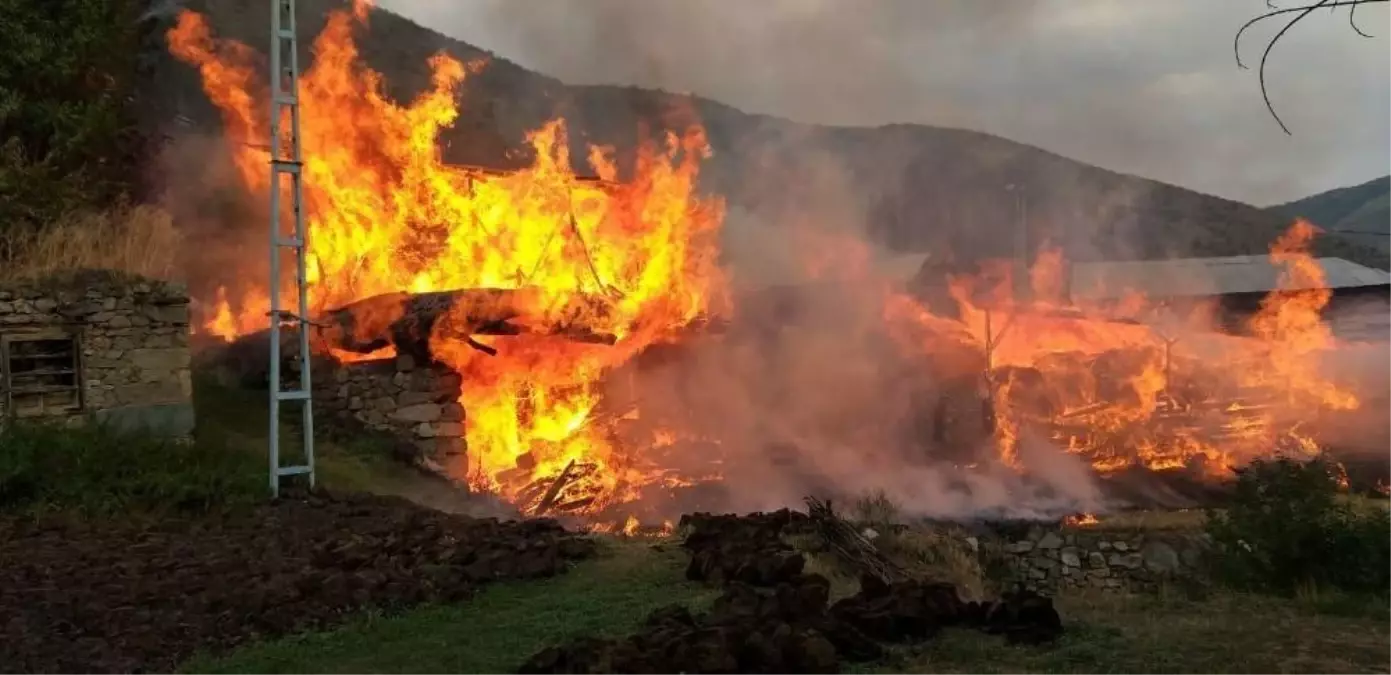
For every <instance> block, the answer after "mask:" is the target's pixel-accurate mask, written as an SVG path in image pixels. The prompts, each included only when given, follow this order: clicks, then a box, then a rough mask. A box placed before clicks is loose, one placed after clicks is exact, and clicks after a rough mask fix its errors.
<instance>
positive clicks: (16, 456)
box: [0, 423, 266, 515]
mask: <svg viewBox="0 0 1391 675" xmlns="http://www.w3.org/2000/svg"><path fill="white" fill-rule="evenodd" d="M265 471H266V468H265V465H264V463H263V462H262V461H261V460H260V459H258V457H257V456H256V455H255V454H253V453H247V452H241V451H238V450H234V449H229V448H227V447H225V446H220V445H216V444H212V443H208V442H200V443H193V444H183V443H177V442H174V441H169V440H163V439H158V438H153V437H150V436H146V435H140V434H136V433H127V432H118V431H116V430H113V429H110V428H106V427H103V426H101V425H98V424H95V423H93V424H89V425H87V426H82V427H77V428H63V427H59V426H56V425H48V424H36V425H31V424H23V425H15V426H12V427H10V428H7V429H5V430H3V431H0V510H3V511H7V512H28V513H37V512H45V511H76V512H80V513H84V514H92V515H114V514H123V513H129V512H168V511H175V512H195V513H197V512H205V511H209V510H212V509H216V508H220V507H223V506H228V505H234V504H239V503H246V502H248V501H250V500H253V499H256V498H264V496H265V494H266V486H265V476H266V474H265Z"/></svg>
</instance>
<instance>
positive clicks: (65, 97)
mask: <svg viewBox="0 0 1391 675" xmlns="http://www.w3.org/2000/svg"><path fill="white" fill-rule="evenodd" d="M141 4H142V3H140V2H139V1H138V0H44V1H43V2H33V1H32V0H0V36H3V44H4V45H5V47H4V49H0V195H4V198H3V199H0V227H3V228H4V229H5V231H7V232H8V231H9V230H12V229H16V228H19V229H29V230H32V229H37V228H38V227H40V226H43V225H46V224H48V223H52V222H54V221H57V220H60V219H62V218H63V217H65V216H67V215H68V214H70V213H72V212H75V211H93V210H104V209H106V208H109V207H110V206H112V205H113V204H116V203H118V202H120V201H121V200H123V199H126V198H129V197H131V196H133V195H134V193H136V192H137V191H138V188H139V185H138V179H139V177H140V175H141V168H142V162H143V160H144V155H145V144H144V143H143V141H142V140H141V133H140V129H139V125H138V121H137V119H136V117H135V114H134V111H133V105H132V102H133V97H134V94H135V90H136V89H135V88H136V78H137V75H138V72H139V69H138V67H137V66H138V63H137V60H138V58H139V55H140V52H141V50H140V45H141V40H142V35H141V28H140V26H141V24H140V22H139V19H140V12H141V11H142V9H141ZM7 253H9V252H7V251H5V250H3V249H0V255H6V254H7Z"/></svg>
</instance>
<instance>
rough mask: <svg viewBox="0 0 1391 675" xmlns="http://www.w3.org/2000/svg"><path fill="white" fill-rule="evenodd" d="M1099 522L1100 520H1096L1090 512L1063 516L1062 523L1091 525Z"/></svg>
mask: <svg viewBox="0 0 1391 675" xmlns="http://www.w3.org/2000/svg"><path fill="white" fill-rule="evenodd" d="M1100 524H1101V521H1100V520H1098V519H1097V517H1096V516H1095V515H1094V514H1091V513H1083V514H1080V515H1071V516H1067V517H1066V518H1063V525H1067V526H1070V527H1093V526H1096V525H1100Z"/></svg>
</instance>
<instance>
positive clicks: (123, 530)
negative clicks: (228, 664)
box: [0, 495, 593, 672]
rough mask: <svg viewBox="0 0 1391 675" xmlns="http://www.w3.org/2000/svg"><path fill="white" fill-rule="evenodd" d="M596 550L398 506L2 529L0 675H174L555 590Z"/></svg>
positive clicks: (509, 526)
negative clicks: (196, 658) (522, 592)
mask: <svg viewBox="0 0 1391 675" xmlns="http://www.w3.org/2000/svg"><path fill="white" fill-rule="evenodd" d="M592 551H593V542H592V541H590V540H588V539H586V538H583V537H579V536H576V535H573V534H570V533H568V532H566V531H565V530H564V529H562V528H561V527H560V526H559V525H558V524H557V523H555V522H554V521H549V520H530V521H521V522H499V521H497V520H495V519H490V518H489V519H475V518H467V517H462V516H455V515H449V514H446V513H442V512H439V511H434V510H431V509H426V508H423V507H420V506H416V505H414V504H412V503H410V502H407V501H405V500H401V499H393V498H384V497H366V496H362V497H352V498H345V497H331V496H327V495H313V496H305V497H301V498H295V499H281V500H279V501H278V502H276V503H274V504H266V505H262V506H259V507H255V508H252V509H250V510H248V511H245V512H238V513H235V514H224V515H218V516H202V517H198V518H182V519H166V520H161V521H159V522H156V523H144V524H135V523H119V522H109V521H106V522H101V523H92V522H74V521H72V520H62V521H56V520H49V521H35V520H32V519H20V518H9V519H0V670H4V671H7V672H10V671H13V672H141V671H165V672H168V671H171V670H172V669H174V668H175V667H176V666H177V665H178V664H179V663H180V662H181V661H183V660H184V659H186V658H188V657H189V656H191V655H192V654H194V653H195V652H198V651H204V650H209V651H219V650H223V649H226V648H228V647H230V646H232V645H235V644H238V643H240V642H243V641H245V640H248V639H252V638H261V637H269V636H276V635H285V634H289V633H294V632H298V631H302V630H307V629H312V628H317V627H322V626H324V625H327V624H331V623H333V622H335V621H337V620H339V619H340V618H341V617H343V616H344V615H346V614H349V613H351V612H353V611H356V610H359V609H361V608H364V607H382V608H390V607H402V606H408V605H412V604H416V603H422V602H430V601H456V600H461V599H464V598H467V597H468V596H469V595H470V594H471V593H472V592H473V591H474V590H475V589H476V588H477V587H478V586H479V585H480V584H483V583H486V582H489V581H493V580H498V579H526V578H535V577H546V576H551V575H554V574H557V573H559V572H561V571H562V570H564V569H565V568H566V566H567V565H568V563H569V561H571V560H575V559H578V558H582V557H586V556H588V555H590V554H591V552H592Z"/></svg>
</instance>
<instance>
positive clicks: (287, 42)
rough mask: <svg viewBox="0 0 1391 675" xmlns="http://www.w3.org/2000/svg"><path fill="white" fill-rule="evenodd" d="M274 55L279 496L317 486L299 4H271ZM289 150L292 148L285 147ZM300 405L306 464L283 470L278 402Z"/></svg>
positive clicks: (273, 361) (274, 377)
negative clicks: (290, 353) (286, 330)
mask: <svg viewBox="0 0 1391 675" xmlns="http://www.w3.org/2000/svg"><path fill="white" fill-rule="evenodd" d="M271 3H272V10H271V50H270V72H271V74H270V83H271V86H270V89H271V105H270V435H269V437H268V445H269V453H268V454H269V455H270V489H271V494H272V495H275V496H279V494H280V480H281V478H284V477H285V476H297V475H301V474H308V475H309V486H310V487H311V488H312V487H313V486H314V402H313V397H312V391H313V389H312V385H311V382H310V379H309V360H310V359H309V330H308V320H309V289H308V287H307V285H306V284H305V272H304V268H305V259H304V256H305V236H304V235H305V227H304V209H303V203H304V199H303V192H304V190H303V181H302V174H301V172H300V170H301V168H302V167H303V161H302V160H303V156H302V154H301V150H300V135H299V43H298V40H297V39H296V37H295V32H296V31H295V0H271ZM282 116H286V117H288V118H289V129H288V130H285V131H286V132H287V133H285V136H286V138H283V139H282V138H281V133H282V125H281V117H282ZM287 145H288V147H286V146H287ZM282 180H288V182H289V183H290V190H289V199H290V212H291V214H292V216H293V223H292V225H291V229H290V233H289V236H286V232H285V230H286V227H285V225H286V223H285V222H284V220H285V218H284V215H285V214H284V213H283V210H282V208H281V203H280V198H281V194H280V191H281V189H282V187H283V185H282ZM285 249H289V250H291V251H293V252H294V258H295V262H294V267H295V289H296V291H298V292H297V293H296V295H297V297H298V300H299V302H298V304H299V308H298V310H297V311H294V312H288V311H285V310H283V309H281V307H280V255H281V252H282V251H283V250H285ZM282 326H290V327H292V330H294V329H297V330H298V331H299V349H298V351H299V357H298V358H299V388H298V389H291V390H282V389H281V388H280V386H281V382H280V330H281V328H282ZM282 401H297V402H299V404H300V406H302V407H301V411H302V414H303V416H304V417H303V422H302V427H303V433H304V464H301V465H294V466H281V465H280V403H281V402H282Z"/></svg>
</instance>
